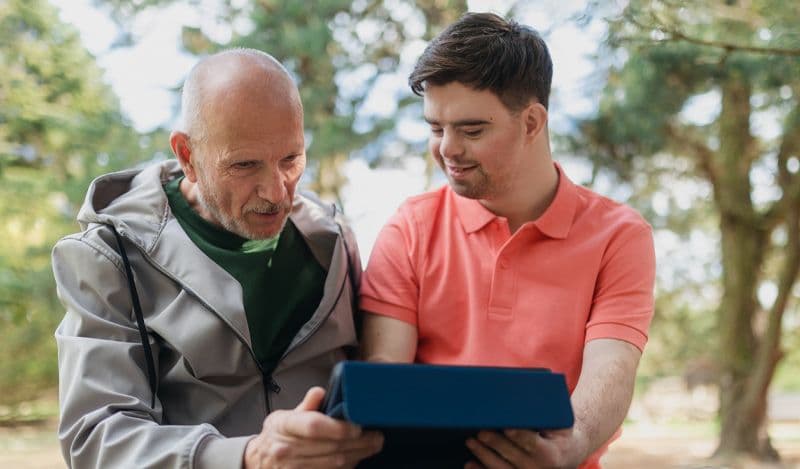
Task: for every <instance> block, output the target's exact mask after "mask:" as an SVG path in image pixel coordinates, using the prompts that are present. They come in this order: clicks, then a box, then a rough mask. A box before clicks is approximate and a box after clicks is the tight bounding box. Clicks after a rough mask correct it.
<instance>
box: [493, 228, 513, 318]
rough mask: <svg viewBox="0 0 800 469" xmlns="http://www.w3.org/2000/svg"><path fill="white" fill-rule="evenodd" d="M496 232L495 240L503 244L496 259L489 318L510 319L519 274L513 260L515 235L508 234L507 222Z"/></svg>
mask: <svg viewBox="0 0 800 469" xmlns="http://www.w3.org/2000/svg"><path fill="white" fill-rule="evenodd" d="M494 233H496V234H495V236H498V238H495V241H496V242H499V243H502V244H501V247H500V249H499V250H498V251H497V254H496V256H495V259H494V265H493V272H492V286H491V292H490V294H489V310H488V319H492V320H496V321H510V320H512V319H513V317H514V303H515V302H516V298H517V295H516V292H517V275H516V268H515V265H514V262H513V251H514V250H513V240H514V237H513V236H512V237H509V236H508V234H509V233H508V225H507V224H505V223H503V224H501V225H500V226H499V229H495V230H494ZM502 240H505V242H504V243H503V242H502Z"/></svg>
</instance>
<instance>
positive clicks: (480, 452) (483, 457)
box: [467, 438, 513, 469]
mask: <svg viewBox="0 0 800 469" xmlns="http://www.w3.org/2000/svg"><path fill="white" fill-rule="evenodd" d="M467 448H469V450H470V451H472V454H474V455H475V457H476V458H477V459H478V461H480V463H481V464H483V465H484V466H485V467H486V468H487V469H513V468H512V466H511V465H510V464H509V463H508V461H505V460H504V459H503V458H501V457H500V456H499V455H498V454H497V453H495V452H494V451H492V449H491V448H489V447H488V446H486V445H485V444H483V443H482V442H480V441H478V440H476V439H474V438H470V439H468V440H467Z"/></svg>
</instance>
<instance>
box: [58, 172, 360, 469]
mask: <svg viewBox="0 0 800 469" xmlns="http://www.w3.org/2000/svg"><path fill="white" fill-rule="evenodd" d="M180 174H181V173H180V168H179V166H178V164H177V162H176V161H174V160H169V161H166V162H163V163H160V164H156V165H152V166H149V167H147V168H145V169H143V170H130V171H123V172H119V173H112V174H108V175H105V176H102V177H100V178H98V179H96V180H95V181H94V182H93V183H92V185H91V187H90V188H89V191H88V193H87V195H86V201H85V203H84V205H83V207H82V208H81V210H80V212H79V214H78V221H79V222H80V224H81V228H82V229H83V231H82V232H80V233H77V234H74V235H71V236H67V237H65V238H64V239H62V240H60V241H59V242H58V243H57V244H56V246H55V247H54V249H53V271H54V273H55V279H56V284H57V288H58V295H59V298H60V299H61V302H62V304H63V305H64V306H65V308H66V315H65V316H64V319H63V321H62V322H61V324H60V325H59V327H58V329H57V330H56V341H57V343H58V366H59V400H60V422H59V431H58V436H59V439H60V441H61V448H62V452H63V454H64V458H65V460H66V461H67V464H68V465H69V466H70V467H79V468H90V467H103V468H109V467H114V468H143V467H160V468H161V467H175V468H177V467H192V468H205V467H209V468H211V467H213V468H219V467H241V464H242V458H243V454H244V448H245V445H246V444H247V441H248V440H249V438H250V437H251V436H252V435H255V434H257V433H259V432H260V431H261V426H262V424H263V420H264V418H265V417H266V415H267V414H268V413H269V412H271V411H272V410H275V409H286V408H291V407H294V406H295V405H297V403H299V402H300V400H302V397H303V395H304V394H305V392H306V391H307V390H308V389H309V388H310V387H311V386H313V385H321V386H325V385H327V380H328V376H329V373H330V370H331V368H332V367H333V365H334V364H335V363H336V362H338V361H340V360H342V359H344V358H345V352H346V348H348V347H352V346H355V345H356V333H355V327H354V320H353V300H354V298H355V296H354V291H353V288H354V286H356V285H357V283H358V280H359V279H358V278H352V279H351V278H350V277H351V276H352V277H360V274H361V264H360V261H359V258H358V250H357V248H356V244H355V241H354V239H353V236H352V233H351V232H350V231H349V229H347V228H346V227H343V225H342V221H341V220H340V219H339V218H340V216H339V215H338V214H337V213H336V211H335V209H334V208H333V206H326V205H324V204H322V203H320V202H318V201H315V200H312V199H311V198H309V197H308V196H304V195H297V196H296V197H295V200H294V206H293V209H292V213H291V215H290V217H291V219H292V221H293V222H294V224H295V225H296V226H297V228H298V230H299V231H300V232H301V233H302V234H303V236H304V238H305V240H306V242H307V243H308V246H309V247H310V249H311V251H312V253H313V254H314V256H315V257H316V259H317V260H318V261H319V262H320V264H321V265H322V266H323V267H324V268H325V269H326V270H327V272H328V273H327V277H326V280H325V286H324V294H323V298H322V301H321V302H320V305H319V307H318V308H317V310H316V311H315V312H314V314H313V316H312V317H311V319H310V320H309V321H308V322H307V323H306V324H305V325H304V326H303V327H302V328H301V330H300V332H299V333H298V334H297V335H296V336H295V337H294V339H293V340H292V343H291V344H290V346H289V348H288V350H287V351H286V353H285V354H284V356H283V358H282V359H281V361H280V363H279V364H278V366H277V368H276V369H275V371H274V372H273V373H272V375H271V376H264V375H263V373H262V372H261V370H260V369H259V365H258V364H257V362H256V359H255V356H254V354H253V348H252V344H251V342H250V334H249V331H248V326H247V319H246V317H245V313H244V307H243V304H242V293H241V286H240V285H239V283H238V282H237V281H236V280H235V279H234V278H233V277H232V276H230V275H229V274H228V273H227V272H226V271H225V270H224V269H222V268H221V267H219V266H218V265H217V264H215V263H214V262H213V261H211V260H210V259H209V258H208V257H206V255H205V254H204V253H203V252H202V251H201V250H200V249H199V248H198V247H197V246H196V245H195V244H194V243H193V242H192V241H191V240H190V239H189V237H188V236H187V235H186V233H185V232H184V231H183V230H182V228H181V226H180V224H179V223H178V221H177V220H176V219H175V217H174V216H173V215H172V213H171V211H170V208H169V204H168V202H167V197H166V194H165V193H164V191H163V188H162V185H163V183H164V182H166V181H167V180H169V179H171V178H174V177H177V176H178V175H180ZM104 225H113V226H114V227H116V229H117V231H118V232H119V234H120V235H121V236H122V238H123V239H124V245H125V250H126V252H127V254H128V257H129V259H130V262H131V265H132V268H133V272H134V279H135V282H136V288H137V290H138V292H139V298H140V301H141V306H142V311H143V313H144V319H145V324H146V325H147V330H148V333H149V334H148V335H149V342H150V345H151V348H152V350H153V355H154V359H155V365H156V370H157V372H156V374H157V376H158V392H157V396H156V400H155V408H151V407H150V403H151V397H152V393H151V391H150V386H149V383H148V375H147V368H146V364H145V355H144V352H143V346H142V343H141V340H140V337H139V332H138V330H137V325H136V319H135V315H134V313H133V309H132V306H131V297H130V293H129V288H128V284H127V280H126V277H125V271H124V266H123V263H122V259H121V256H120V254H119V249H118V247H117V244H116V241H115V239H114V235H113V233H112V231H111V230H110V229H109V228H108V227H107V226H104Z"/></svg>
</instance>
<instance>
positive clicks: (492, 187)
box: [424, 82, 531, 200]
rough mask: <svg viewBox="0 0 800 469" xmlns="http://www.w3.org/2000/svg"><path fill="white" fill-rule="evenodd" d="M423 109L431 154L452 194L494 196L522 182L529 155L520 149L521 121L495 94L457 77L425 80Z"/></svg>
mask: <svg viewBox="0 0 800 469" xmlns="http://www.w3.org/2000/svg"><path fill="white" fill-rule="evenodd" d="M424 114H425V120H426V121H427V122H428V124H430V129H431V134H430V137H429V139H428V146H429V149H430V152H431V155H432V156H433V158H434V159H435V160H436V162H437V163H438V164H439V166H440V167H441V168H442V170H443V171H444V172H445V175H446V176H447V179H448V181H449V182H450V186H451V187H452V188H453V190H454V191H455V192H456V193H457V194H459V195H461V196H464V197H468V198H471V199H479V200H494V199H499V198H503V197H507V196H509V195H513V194H514V192H515V190H517V188H519V187H520V184H522V183H524V178H525V172H526V171H525V169H526V168H527V164H528V163H529V161H530V159H531V155H530V154H527V152H526V151H525V148H524V144H525V130H526V126H525V122H524V121H523V118H522V117H521V116H520V115H519V113H512V112H511V111H510V110H509V109H508V108H507V107H506V106H505V105H504V104H503V103H502V102H501V101H500V99H499V98H498V97H497V96H496V95H495V94H494V93H492V92H491V91H489V90H483V91H478V90H475V89H473V88H470V87H468V86H466V85H463V84H461V83H458V82H451V83H448V84H446V85H441V86H436V85H427V86H426V87H425V94H424Z"/></svg>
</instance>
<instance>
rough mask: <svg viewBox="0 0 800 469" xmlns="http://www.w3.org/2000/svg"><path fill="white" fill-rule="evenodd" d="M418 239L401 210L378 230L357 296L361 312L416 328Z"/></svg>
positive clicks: (408, 216)
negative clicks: (395, 320)
mask: <svg viewBox="0 0 800 469" xmlns="http://www.w3.org/2000/svg"><path fill="white" fill-rule="evenodd" d="M417 235H418V230H417V229H416V224H415V223H414V220H413V217H412V213H411V212H410V210H408V208H407V207H406V206H401V207H400V209H399V210H398V211H397V212H396V213H395V214H394V215H393V216H392V218H390V219H389V221H388V223H387V224H386V225H385V226H384V227H383V228H382V229H381V232H380V233H379V234H378V238H377V240H376V242H375V245H374V246H373V249H372V252H371V253H370V257H369V261H368V262H367V268H366V270H365V271H364V276H363V278H362V281H361V289H360V295H359V298H360V299H359V306H360V309H361V310H362V311H365V312H368V313H373V314H379V315H383V316H389V317H393V318H395V319H399V320H401V321H404V322H407V323H410V324H412V325H416V324H417V311H418V304H419V300H418V297H419V282H418V280H417V279H418V277H417V274H416V272H417V269H416V268H417V266H416V265H415V264H416V262H415V260H416V254H415V253H416V250H417V246H418V244H419V243H418V242H417Z"/></svg>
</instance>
